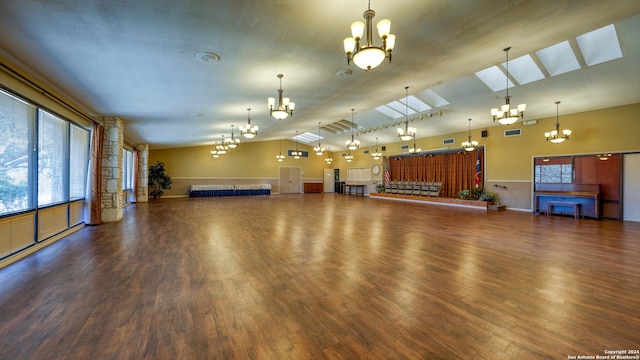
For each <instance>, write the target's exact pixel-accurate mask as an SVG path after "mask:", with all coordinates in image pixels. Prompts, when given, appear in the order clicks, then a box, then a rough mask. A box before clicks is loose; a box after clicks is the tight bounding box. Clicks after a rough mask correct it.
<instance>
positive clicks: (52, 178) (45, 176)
mask: <svg viewBox="0 0 640 360" xmlns="http://www.w3.org/2000/svg"><path fill="white" fill-rule="evenodd" d="M38 113H39V116H38V119H39V121H38V205H39V206H42V205H48V204H55V203H58V202H62V201H65V200H67V196H66V191H65V188H66V187H65V181H66V178H67V176H66V174H67V167H66V166H65V163H66V159H67V152H66V150H67V148H68V133H69V123H68V122H66V121H64V120H62V119H59V118H58V117H56V116H53V115H51V114H49V113H47V112H45V111H42V110H40V111H39V112H38Z"/></svg>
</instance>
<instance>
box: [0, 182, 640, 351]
mask: <svg viewBox="0 0 640 360" xmlns="http://www.w3.org/2000/svg"><path fill="white" fill-rule="evenodd" d="M124 216H125V218H124V219H123V220H122V221H121V222H119V223H111V224H103V225H100V226H92V227H85V228H84V229H82V230H80V231H78V232H76V233H75V234H72V235H70V236H68V237H67V238H65V239H63V240H61V241H59V242H57V243H55V244H52V245H51V246H49V247H47V248H45V249H43V250H41V251H39V252H38V253H36V254H33V255H31V256H29V257H27V258H25V259H23V260H20V261H18V262H16V263H14V264H12V265H10V266H8V267H6V268H4V269H1V270H0V358H1V359H360V358H362V359H542V358H544V359H567V358H568V357H569V356H571V355H574V356H578V355H598V354H600V355H602V354H604V353H605V351H608V350H633V349H638V348H639V347H640V267H639V265H640V224H639V223H630V222H626V223H625V222H621V221H611V220H593V219H578V220H576V219H573V218H572V217H563V216H551V217H547V216H535V215H533V214H531V213H524V212H517V211H484V210H476V209H466V208H457V207H449V206H442V205H433V204H418V203H410V202H400V201H392V200H383V199H374V198H368V197H364V198H363V197H359V196H357V197H356V196H344V195H339V194H303V195H302V194H301V195H271V196H250V197H220V198H191V199H189V198H182V199H166V198H164V199H161V200H159V201H152V202H150V203H148V204H146V203H143V204H137V205H132V206H129V207H127V208H125V209H124Z"/></svg>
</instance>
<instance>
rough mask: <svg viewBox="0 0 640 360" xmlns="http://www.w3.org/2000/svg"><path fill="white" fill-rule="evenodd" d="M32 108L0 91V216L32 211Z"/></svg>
mask: <svg viewBox="0 0 640 360" xmlns="http://www.w3.org/2000/svg"><path fill="white" fill-rule="evenodd" d="M34 121H35V108H34V107H33V106H31V105H29V104H27V103H25V102H24V101H21V100H19V99H17V98H15V97H13V96H11V95H9V94H7V93H5V92H3V91H0V139H1V141H0V214H7V213H12V212H18V211H23V210H28V209H30V208H33V206H31V203H32V201H30V196H29V169H30V168H32V167H31V166H30V164H31V163H32V162H33V155H32V154H33V152H32V151H30V149H32V146H33V145H32V143H31V142H30V139H32V136H31V134H32V133H33V125H34Z"/></svg>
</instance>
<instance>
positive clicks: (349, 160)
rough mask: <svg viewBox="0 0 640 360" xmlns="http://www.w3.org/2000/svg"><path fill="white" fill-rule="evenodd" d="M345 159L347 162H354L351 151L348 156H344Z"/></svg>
mask: <svg viewBox="0 0 640 360" xmlns="http://www.w3.org/2000/svg"><path fill="white" fill-rule="evenodd" d="M344 159H345V160H347V162H352V161H353V155H351V150H349V152H348V153H347V155H345V156H344Z"/></svg>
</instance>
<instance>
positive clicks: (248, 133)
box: [240, 108, 258, 139]
mask: <svg viewBox="0 0 640 360" xmlns="http://www.w3.org/2000/svg"><path fill="white" fill-rule="evenodd" d="M247 112H248V113H249V114H248V115H247V125H246V126H242V125H240V134H242V136H244V137H246V138H247V139H253V138H254V137H256V135H258V125H256V126H251V108H248V109H247Z"/></svg>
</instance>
